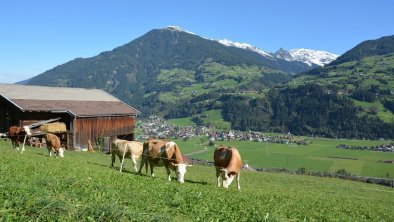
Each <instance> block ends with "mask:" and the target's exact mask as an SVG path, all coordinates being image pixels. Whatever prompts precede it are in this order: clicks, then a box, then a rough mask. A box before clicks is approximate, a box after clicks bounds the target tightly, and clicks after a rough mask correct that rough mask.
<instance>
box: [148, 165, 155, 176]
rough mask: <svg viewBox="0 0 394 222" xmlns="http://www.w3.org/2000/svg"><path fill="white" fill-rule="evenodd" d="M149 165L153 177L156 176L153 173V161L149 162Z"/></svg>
mask: <svg viewBox="0 0 394 222" xmlns="http://www.w3.org/2000/svg"><path fill="white" fill-rule="evenodd" d="M149 166H150V175H151V177H155V174H154V173H153V162H152V163H151V162H149Z"/></svg>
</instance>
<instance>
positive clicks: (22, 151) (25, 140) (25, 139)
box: [21, 135, 27, 153]
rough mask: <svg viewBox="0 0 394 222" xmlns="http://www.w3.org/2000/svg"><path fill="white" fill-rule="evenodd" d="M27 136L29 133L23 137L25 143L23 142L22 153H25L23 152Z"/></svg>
mask: <svg viewBox="0 0 394 222" xmlns="http://www.w3.org/2000/svg"><path fill="white" fill-rule="evenodd" d="M26 138H27V135H25V138H24V139H23V144H22V151H21V153H23V152H24V151H25V143H26Z"/></svg>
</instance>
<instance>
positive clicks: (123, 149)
mask: <svg viewBox="0 0 394 222" xmlns="http://www.w3.org/2000/svg"><path fill="white" fill-rule="evenodd" d="M111 154H112V163H111V166H112V167H114V163H115V155H117V156H118V157H119V161H120V162H121V164H120V172H122V169H123V166H124V158H125V156H126V157H130V159H131V161H132V162H133V168H134V171H135V172H137V170H138V169H137V160H138V159H139V158H140V157H141V154H142V143H140V142H136V141H128V140H121V139H115V140H113V141H112V149H111Z"/></svg>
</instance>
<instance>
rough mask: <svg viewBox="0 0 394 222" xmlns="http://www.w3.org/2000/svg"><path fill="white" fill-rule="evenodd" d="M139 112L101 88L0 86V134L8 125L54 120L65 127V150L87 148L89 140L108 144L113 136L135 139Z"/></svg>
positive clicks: (5, 130)
mask: <svg viewBox="0 0 394 222" xmlns="http://www.w3.org/2000/svg"><path fill="white" fill-rule="evenodd" d="M139 113H140V112H139V111H138V110H136V109H135V108H133V107H131V106H129V105H127V104H126V103H124V102H122V101H120V100H119V99H117V98H115V97H114V96H112V95H110V94H108V93H107V92H105V91H103V90H100V89H82V88H65V87H45V86H27V85H16V84H1V83H0V132H7V130H8V128H9V126H11V125H17V126H22V125H31V124H34V123H37V122H41V121H45V120H53V119H55V120H57V121H58V122H62V123H65V125H66V132H65V135H63V140H65V141H66V142H65V143H66V146H67V149H77V150H81V149H86V148H87V145H88V140H90V141H92V143H93V144H94V143H95V141H106V143H107V144H108V141H109V138H110V137H115V136H116V137H118V138H125V139H128V140H134V126H135V120H136V115H137V114H139ZM107 146H108V145H107Z"/></svg>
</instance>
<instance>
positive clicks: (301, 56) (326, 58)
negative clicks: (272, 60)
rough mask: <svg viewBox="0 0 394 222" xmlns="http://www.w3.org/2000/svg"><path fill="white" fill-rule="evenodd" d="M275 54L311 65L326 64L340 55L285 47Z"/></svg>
mask: <svg viewBox="0 0 394 222" xmlns="http://www.w3.org/2000/svg"><path fill="white" fill-rule="evenodd" d="M273 55H274V56H275V57H276V58H280V59H284V60H286V61H299V62H303V63H305V64H307V65H309V66H311V67H312V66H313V67H317V66H325V65H327V64H329V63H331V62H332V61H334V60H335V59H336V58H337V57H338V55H336V54H333V53H329V52H326V51H318V50H312V49H292V50H290V51H287V50H285V49H283V48H280V49H279V50H278V51H276V52H275V53H274V54H273Z"/></svg>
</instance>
